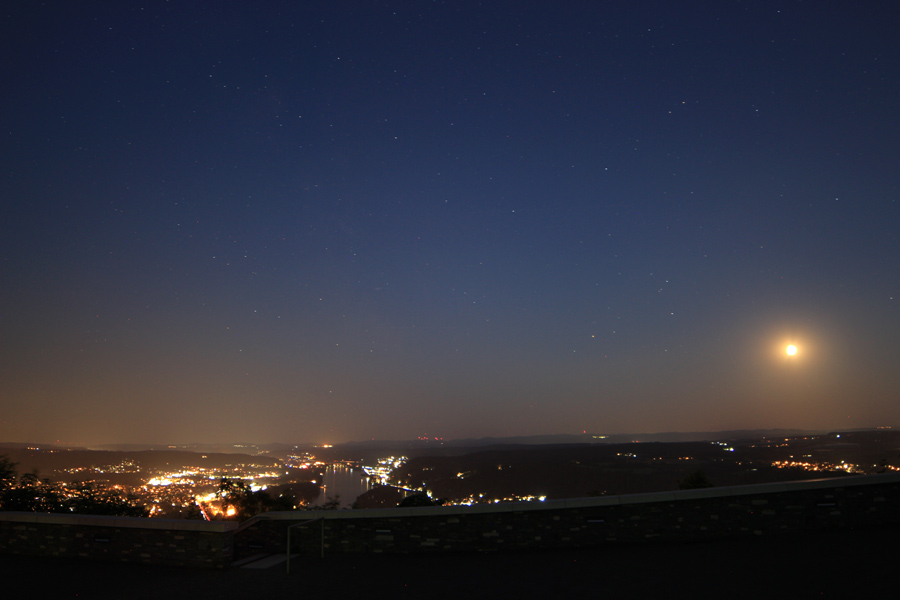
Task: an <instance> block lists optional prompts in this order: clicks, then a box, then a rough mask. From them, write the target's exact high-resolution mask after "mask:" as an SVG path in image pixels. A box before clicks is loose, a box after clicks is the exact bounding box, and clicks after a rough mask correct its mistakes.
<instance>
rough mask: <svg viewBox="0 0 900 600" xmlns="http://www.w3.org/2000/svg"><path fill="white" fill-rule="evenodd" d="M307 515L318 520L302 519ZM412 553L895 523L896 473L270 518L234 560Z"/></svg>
mask: <svg viewBox="0 0 900 600" xmlns="http://www.w3.org/2000/svg"><path fill="white" fill-rule="evenodd" d="M310 519H318V520H316V521H309V520H310ZM303 520H307V523H306V524H305V525H302V526H300V527H294V528H292V532H291V539H292V550H293V551H294V552H300V553H303V554H307V555H316V554H318V553H319V552H320V550H321V549H322V546H323V539H322V533H323V531H322V528H323V527H324V553H325V554H326V555H328V554H336V553H350V552H357V553H358V552H372V553H380V552H385V553H412V552H440V551H444V552H448V551H449V552H456V551H493V550H506V549H526V548H558V547H573V546H587V545H600V544H616V543H636V542H647V541H654V540H667V541H691V540H707V539H716V538H726V537H740V536H757V535H774V534H779V533H796V532H803V531H817V530H823V529H829V528H839V527H867V526H876V525H879V524H884V523H900V474H885V475H867V476H859V477H846V478H838V479H826V480H816V481H801V482H791V483H776V484H762V485H752V486H736V487H726V488H708V489H702V490H684V491H675V492H663V493H653V494H636V495H631V496H611V497H600V498H581V499H574V500H557V501H548V502H530V503H510V504H495V505H475V506H463V507H458V506H447V507H443V506H440V507H425V508H402V509H401V508H395V509H371V510H346V511H310V512H306V513H303V515H302V517H301V518H298V515H297V513H268V514H264V515H260V516H258V517H256V518H254V519H252V520H251V521H248V522H247V523H245V524H244V525H243V526H242V527H241V529H240V530H239V531H237V532H236V534H235V539H234V544H235V556H236V557H238V558H240V557H243V556H249V555H251V554H255V553H259V552H271V553H275V552H284V551H285V548H286V540H287V528H288V526H289V525H295V524H298V523H300V522H301V521H303Z"/></svg>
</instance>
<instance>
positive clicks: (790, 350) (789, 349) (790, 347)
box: [785, 344, 797, 356]
mask: <svg viewBox="0 0 900 600" xmlns="http://www.w3.org/2000/svg"><path fill="white" fill-rule="evenodd" d="M785 352H787V353H788V356H793V355H795V354H797V346H795V345H793V344H789V345H788V347H787V348H786V349H785Z"/></svg>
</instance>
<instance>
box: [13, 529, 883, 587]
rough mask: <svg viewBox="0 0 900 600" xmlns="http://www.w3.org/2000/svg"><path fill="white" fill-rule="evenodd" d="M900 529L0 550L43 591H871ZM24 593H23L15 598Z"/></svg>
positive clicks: (16, 572) (16, 576)
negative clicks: (521, 543)
mask: <svg viewBox="0 0 900 600" xmlns="http://www.w3.org/2000/svg"><path fill="white" fill-rule="evenodd" d="M898 534H900V527H897V526H890V527H885V528H882V529H873V530H859V531H837V532H827V533H814V534H808V535H802V536H799V535H793V536H788V537H771V538H754V539H746V540H730V541H723V542H706V543H695V544H653V545H649V544H648V545H640V546H624V547H623V546H616V547H601V548H592V549H579V550H563V551H542V552H528V553H508V554H449V555H420V556H344V557H340V556H335V557H327V558H325V559H324V560H315V559H303V560H296V561H292V565H291V571H292V572H291V573H290V574H286V573H285V565H284V563H281V564H279V565H277V566H274V567H271V568H268V569H250V568H233V569H230V570H226V571H198V570H190V569H184V568H172V567H151V566H140V565H126V564H114V563H103V562H89V561H81V560H70V559H55V558H29V557H20V556H9V555H0V576H2V581H3V587H4V588H5V589H6V590H7V591H11V590H12V589H14V588H19V586H20V585H24V586H27V589H28V590H29V592H28V594H29V595H35V597H42V598H88V599H92V598H129V599H143V598H148V599H149V598H152V599H154V600H161V599H180V598H184V599H190V600H198V599H201V598H278V599H283V598H309V597H315V598H392V599H393V598H488V597H490V598H510V597H519V598H522V597H524V598H557V597H561V596H563V597H565V596H569V597H600V596H603V597H604V598H662V597H670V596H673V595H674V596H682V595H687V594H690V597H692V598H809V597H845V598H850V597H870V596H876V595H879V596H880V595H883V594H884V592H886V591H887V590H890V589H894V590H896V587H895V583H894V582H895V581H896V573H897V571H898V568H900V553H898V551H897V548H898V539H900V538H898ZM18 595H19V596H21V595H22V594H18Z"/></svg>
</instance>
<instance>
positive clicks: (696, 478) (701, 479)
mask: <svg viewBox="0 0 900 600" xmlns="http://www.w3.org/2000/svg"><path fill="white" fill-rule="evenodd" d="M709 487H713V484H712V482H711V481H710V480H709V479H708V478H707V477H706V473H704V472H703V471H694V472H693V473H690V474H689V475H687V476H686V477H685V478H684V479H682V480H681V481H679V482H678V489H679V490H698V489H701V488H709Z"/></svg>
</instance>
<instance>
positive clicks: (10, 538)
mask: <svg viewBox="0 0 900 600" xmlns="http://www.w3.org/2000/svg"><path fill="white" fill-rule="evenodd" d="M236 528H237V524H236V523H230V522H214V523H207V522H203V521H186V520H175V519H148V518H141V517H99V516H90V515H63V514H40V513H22V512H0V553H9V554H25V555H32V556H65V557H81V558H90V559H99V560H112V561H121V562H134V563H151V564H163V565H183V566H190V567H208V568H223V567H227V566H229V565H230V564H231V555H232V547H233V546H232V539H231V536H232V534H233V531H234V530H235V529H236Z"/></svg>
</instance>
